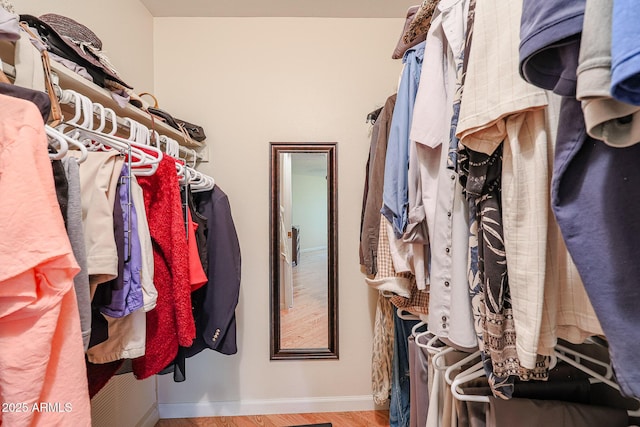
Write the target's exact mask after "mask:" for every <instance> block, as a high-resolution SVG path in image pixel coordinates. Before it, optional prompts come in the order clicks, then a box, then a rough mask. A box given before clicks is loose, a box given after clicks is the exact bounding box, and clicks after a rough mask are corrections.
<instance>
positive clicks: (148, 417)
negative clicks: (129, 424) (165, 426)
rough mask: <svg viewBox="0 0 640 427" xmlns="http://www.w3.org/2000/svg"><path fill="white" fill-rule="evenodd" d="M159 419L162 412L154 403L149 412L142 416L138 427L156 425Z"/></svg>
mask: <svg viewBox="0 0 640 427" xmlns="http://www.w3.org/2000/svg"><path fill="white" fill-rule="evenodd" d="M158 421H160V412H159V411H158V405H157V404H154V405H153V406H152V407H151V408H149V410H148V411H147V413H146V414H145V415H144V417H142V419H141V420H140V421H138V424H136V427H154V426H155V425H156V424H157V423H158Z"/></svg>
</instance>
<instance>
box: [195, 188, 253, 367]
mask: <svg viewBox="0 0 640 427" xmlns="http://www.w3.org/2000/svg"><path fill="white" fill-rule="evenodd" d="M194 202H195V204H196V206H197V211H198V212H199V214H200V215H202V216H203V217H204V218H206V220H207V253H208V257H209V259H208V267H209V272H208V279H209V280H208V282H207V284H206V285H205V286H203V287H201V288H200V289H198V290H196V291H195V292H194V293H193V295H192V299H193V307H194V318H195V322H196V331H197V333H196V338H195V340H194V342H193V344H192V345H191V346H188V347H189V348H188V349H187V350H186V356H187V357H191V356H193V355H195V354H198V353H199V352H201V351H202V350H204V349H205V348H209V349H212V350H215V351H217V352H219V353H222V354H227V355H229V354H235V353H237V351H238V347H237V344H236V311H235V310H236V306H237V305H238V298H239V295H240V273H241V270H240V268H241V254H240V244H239V242H238V235H237V233H236V228H235V225H234V222H233V217H232V215H231V205H230V203H229V198H228V197H227V195H226V194H225V193H224V191H222V189H221V188H220V187H218V186H217V185H216V186H214V188H213V190H209V191H203V192H200V193H196V194H194Z"/></svg>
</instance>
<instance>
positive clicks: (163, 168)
mask: <svg viewBox="0 0 640 427" xmlns="http://www.w3.org/2000/svg"><path fill="white" fill-rule="evenodd" d="M137 178H138V183H139V184H140V186H141V187H142V190H143V192H144V204H145V208H146V211H147V220H148V222H149V232H150V234H151V241H152V243H153V260H154V264H155V265H154V269H155V272H154V279H153V283H154V284H155V286H156V289H157V290H158V302H157V305H156V307H155V308H154V309H153V310H151V311H149V312H147V338H146V352H145V355H144V356H142V357H139V358H137V359H134V360H133V373H134V375H135V376H136V378H138V379H144V378H147V377H149V376H151V375H155V374H157V373H158V372H160V371H161V370H162V369H163V368H164V367H165V366H167V365H168V364H169V363H171V361H172V360H173V359H174V358H175V356H176V354H177V352H178V345H181V346H183V347H189V346H190V345H191V343H192V341H193V339H194V338H195V333H196V329H195V323H194V320H193V315H192V312H191V284H190V280H189V255H188V254H189V249H188V246H187V238H186V231H185V222H184V216H183V214H182V204H181V199H180V187H179V184H178V176H177V173H176V168H175V164H174V161H173V160H171V159H170V158H167V157H164V158H163V159H162V161H161V162H160V165H159V167H158V170H157V171H156V173H155V174H154V175H152V176H140V177H137Z"/></svg>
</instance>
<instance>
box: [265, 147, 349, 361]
mask: <svg viewBox="0 0 640 427" xmlns="http://www.w3.org/2000/svg"><path fill="white" fill-rule="evenodd" d="M281 153H321V154H324V153H326V154H327V208H328V209H327V210H328V212H327V215H328V218H327V222H328V224H327V242H328V245H327V246H328V247H327V255H328V260H327V261H328V263H327V264H328V283H327V290H328V323H329V324H328V327H329V328H328V330H329V334H328V335H329V336H328V347H326V348H282V346H281V322H280V275H281V272H280V268H279V266H280V257H279V253H280V224H279V215H280V194H279V193H280V185H279V178H280V172H281V165H280V154H281ZM336 154H337V143H336V142H271V143H270V168H269V174H270V181H269V190H270V201H269V237H270V241H269V248H270V250H269V270H270V271H269V273H270V280H269V311H270V320H271V321H270V328H269V329H270V352H269V354H270V360H306V359H338V358H339V357H338V180H337V175H338V174H337V172H338V165H337V156H336Z"/></svg>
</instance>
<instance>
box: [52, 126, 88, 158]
mask: <svg viewBox="0 0 640 427" xmlns="http://www.w3.org/2000/svg"><path fill="white" fill-rule="evenodd" d="M45 131H46V132H47V135H49V136H51V137H52V138H55V139H56V140H57V141H58V142H60V141H61V140H63V141H64V142H65V143H66V144H67V145H73V146H74V147H76V148H77V149H78V150H80V153H81V155H80V157H79V158H77V159H76V160H77V161H78V163H82V162H84V161H85V160H87V156H88V155H89V152H88V150H87V147H85V145H84V144H82V143H81V142H80V141H78V140H76V139H73V138H71V137H69V136H68V135H66V134H64V133H62V132H60V131H59V130H58V129H56V128H54V127H51V126H49V125H45ZM67 148H68V146H67ZM66 153H68V151H65V154H66ZM63 157H64V155H63Z"/></svg>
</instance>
